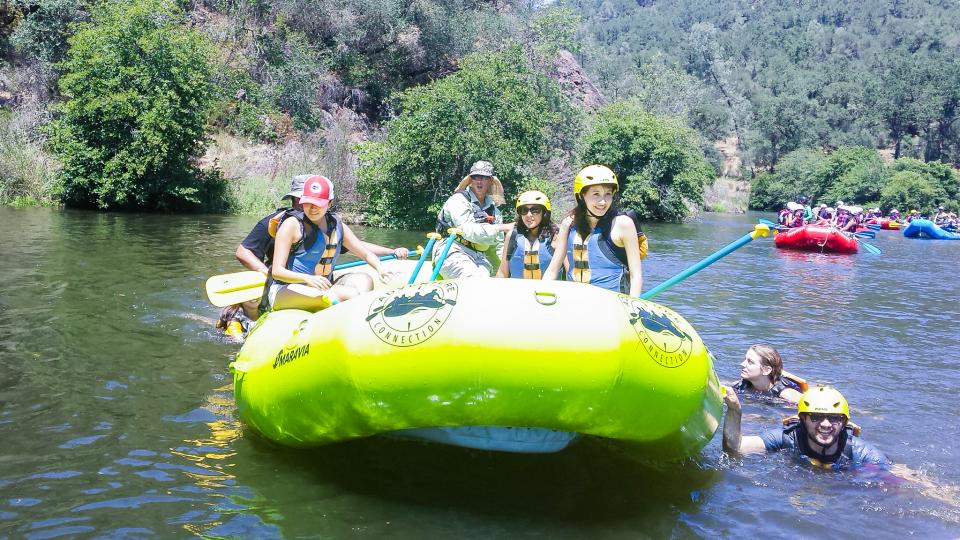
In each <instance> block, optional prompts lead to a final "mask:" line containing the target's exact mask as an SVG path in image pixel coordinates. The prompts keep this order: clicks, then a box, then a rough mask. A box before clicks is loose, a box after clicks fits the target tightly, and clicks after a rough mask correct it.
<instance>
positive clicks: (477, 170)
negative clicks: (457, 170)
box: [454, 160, 507, 206]
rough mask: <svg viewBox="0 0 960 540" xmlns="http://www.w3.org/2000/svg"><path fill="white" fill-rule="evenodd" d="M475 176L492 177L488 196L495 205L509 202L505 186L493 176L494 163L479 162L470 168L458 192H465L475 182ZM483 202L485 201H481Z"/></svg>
mask: <svg viewBox="0 0 960 540" xmlns="http://www.w3.org/2000/svg"><path fill="white" fill-rule="evenodd" d="M474 176H488V177H490V190H489V191H487V194H488V195H490V198H491V199H493V204H495V205H497V206H500V205H502V204H504V203H506V202H507V200H506V198H504V195H503V184H501V183H500V179H499V178H497V177H496V176H494V175H493V163H490V162H489V161H483V160H480V161H477V162H476V163H474V164H473V166H472V167H470V173H469V174H467V175H466V176H464V177H463V180H460V183H459V184H458V185H457V189H455V190H454V192H457V191H463V190H465V189H467V186H469V185H470V183H471V182H473V177H474ZM481 202H483V201H481Z"/></svg>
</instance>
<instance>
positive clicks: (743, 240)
mask: <svg viewBox="0 0 960 540" xmlns="http://www.w3.org/2000/svg"><path fill="white" fill-rule="evenodd" d="M754 235H755V233H753V232H749V233H747V234H745V235H743V236H741V237H740V238H739V239H737V240H734V241H733V242H730V243H729V244H727V245H726V246H724V247H722V248H720V250H719V251H717V252H716V253H714V254H713V255H710V256H709V257H707V258H706V259H704V260H702V261H700V262H698V263H697V264H695V265H693V266H691V267H690V268H687V269H686V270H684V271H683V272H680V273H679V274H677V275H675V276H673V277H672V278H670V279H668V280H666V281H664V282H663V283H661V284H660V285H657V286H656V287H654V288H652V289H650V290H649V291H647V292H645V293H643V294H641V295H640V298H642V299H644V300H649V299H651V298H653V297H654V296H656V295H657V294H659V293H661V292H663V291H665V290H667V289H669V288H670V287H673V286H674V285H676V284H677V283H680V282H681V281H683V280H685V279H687V278H688V277H690V276H692V275H694V274H696V273H697V272H699V271H701V270H703V269H704V268H706V267H708V266H710V265H711V264H713V263H715V262H717V261H718V260H720V259H722V258H723V257H726V256H727V255H729V254H730V253H732V252H734V251H736V250H738V249H740V248H741V247H743V246H745V245H747V244H749V243H750V241H751V240H753V237H754Z"/></svg>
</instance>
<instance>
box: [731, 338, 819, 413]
mask: <svg viewBox="0 0 960 540" xmlns="http://www.w3.org/2000/svg"><path fill="white" fill-rule="evenodd" d="M732 388H733V389H734V390H735V391H736V392H737V393H738V394H745V393H751V394H760V395H764V396H770V397H775V398H780V399H783V400H786V401H788V402H790V403H797V402H798V401H799V400H800V394H801V393H803V392H804V391H805V390H807V382H806V381H804V380H803V379H801V378H799V377H797V376H795V375H792V374H790V373H788V372H786V371H784V370H783V359H782V358H781V357H780V353H779V352H777V350H776V349H774V348H773V347H771V346H770V345H763V344H759V343H758V344H756V345H751V346H750V348H749V349H747V353H746V354H745V355H744V357H743V362H740V382H738V383H737V384H735V385H733V387H732Z"/></svg>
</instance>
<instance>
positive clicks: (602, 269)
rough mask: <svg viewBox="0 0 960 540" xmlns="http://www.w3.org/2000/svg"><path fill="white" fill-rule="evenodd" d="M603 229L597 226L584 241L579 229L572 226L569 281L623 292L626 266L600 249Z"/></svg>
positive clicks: (569, 238) (568, 246) (569, 240)
mask: <svg viewBox="0 0 960 540" xmlns="http://www.w3.org/2000/svg"><path fill="white" fill-rule="evenodd" d="M600 235H601V229H600V227H597V228H596V229H594V230H593V232H592V233H590V236H588V237H587V241H586V242H583V240H582V239H581V238H580V234H578V233H577V229H576V228H574V227H573V226H571V227H570V234H569V235H568V236H567V263H568V264H569V266H570V272H569V273H568V274H567V281H576V282H578V283H589V284H590V285H596V286H597V287H602V288H604V289H607V290H610V291H613V292H623V287H624V280H625V278H626V276H627V269H626V267H625V266H624V265H623V264H622V263H620V261H618V260H616V259H611V258H609V257H608V256H607V255H606V254H605V253H604V250H602V249H600V244H599V243H600V242H601V241H602V240H601V238H600Z"/></svg>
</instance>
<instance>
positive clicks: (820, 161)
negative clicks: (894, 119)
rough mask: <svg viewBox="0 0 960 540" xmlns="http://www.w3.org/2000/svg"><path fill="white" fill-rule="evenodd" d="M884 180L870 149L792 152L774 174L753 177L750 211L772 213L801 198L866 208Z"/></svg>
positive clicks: (884, 173)
mask: <svg viewBox="0 0 960 540" xmlns="http://www.w3.org/2000/svg"><path fill="white" fill-rule="evenodd" d="M887 178H888V172H887V170H886V167H885V166H884V164H883V160H882V159H880V156H879V155H878V154H877V152H876V151H875V150H872V149H870V148H862V147H850V148H838V149H837V150H835V151H834V152H833V153H831V154H825V153H824V152H822V151H820V150H816V149H801V150H795V151H793V152H791V153H789V154H787V155H786V156H784V157H783V159H782V160H781V161H780V165H779V166H778V167H777V172H776V173H762V174H758V175H757V176H756V177H754V179H753V181H752V182H751V184H752V185H751V192H750V208H752V209H756V210H776V209H779V208H782V207H783V206H784V205H785V204H786V203H787V202H788V201H795V200H797V198H799V197H800V196H801V195H805V196H806V197H807V198H808V199H809V202H825V203H827V204H829V205H833V204H834V202H835V201H837V200H843V201H846V202H848V203H856V204H866V203H868V202H874V201H876V200H878V199H879V198H880V189H881V188H882V187H883V186H884V185H885V184H886V182H887Z"/></svg>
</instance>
